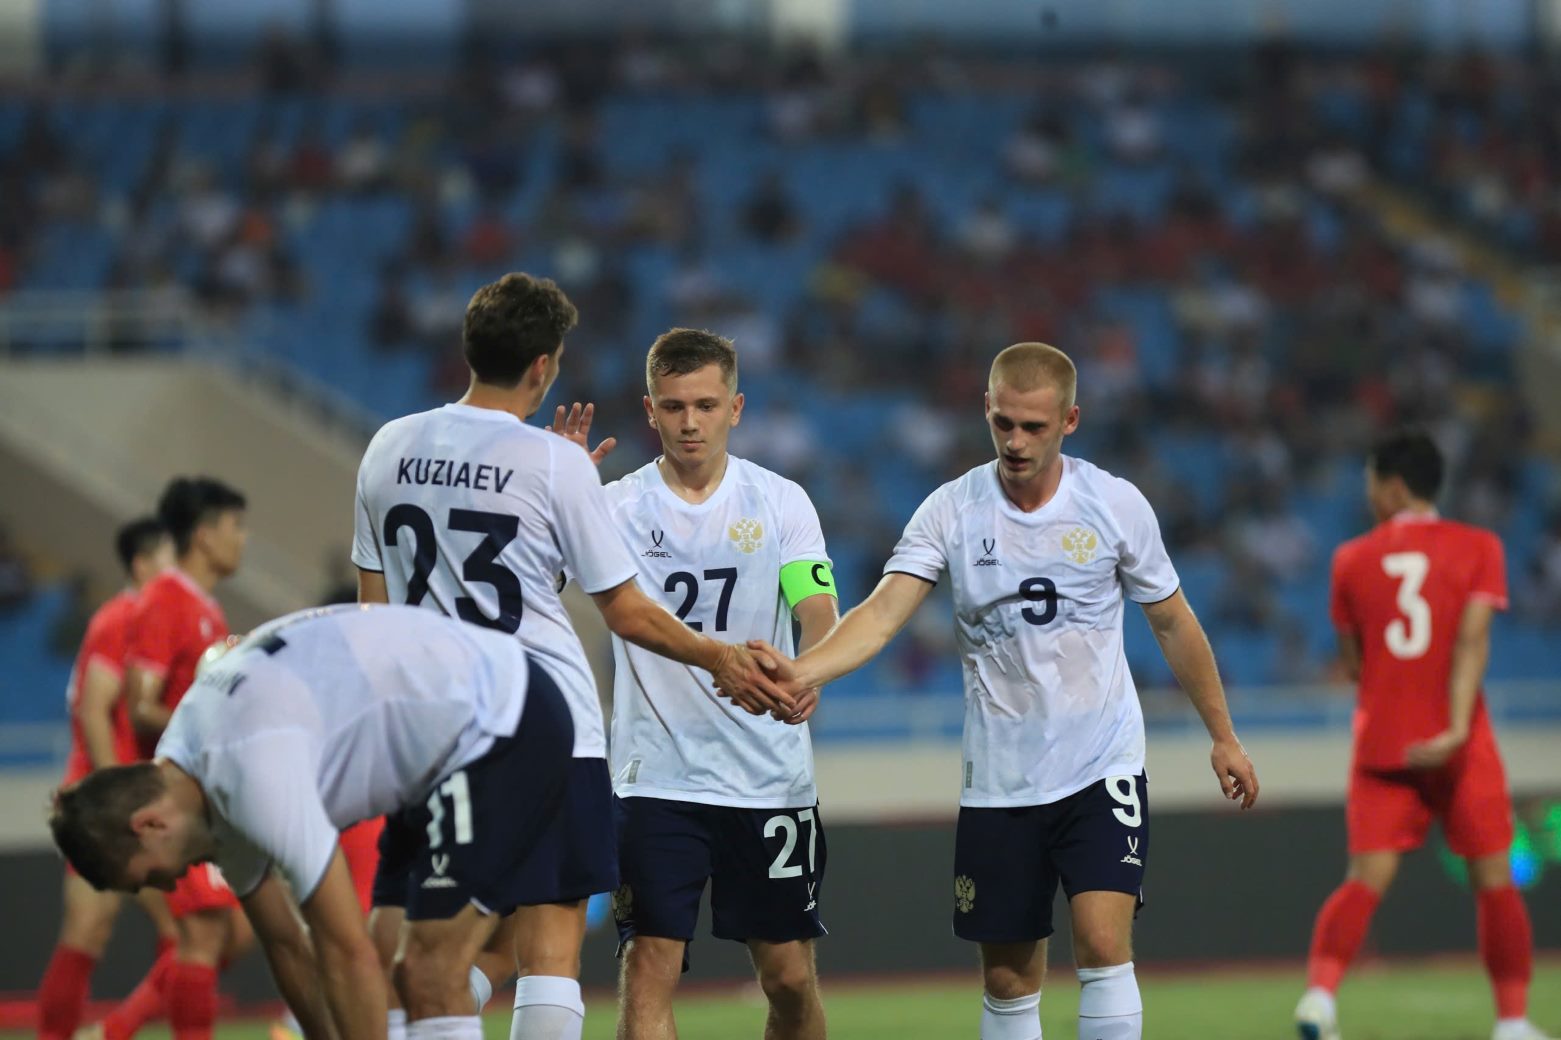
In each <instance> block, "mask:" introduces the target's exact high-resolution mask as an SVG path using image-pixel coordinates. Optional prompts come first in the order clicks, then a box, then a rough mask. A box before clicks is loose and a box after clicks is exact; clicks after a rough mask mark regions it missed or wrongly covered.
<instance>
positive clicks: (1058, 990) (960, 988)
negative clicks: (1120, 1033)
mask: <svg viewBox="0 0 1561 1040" xmlns="http://www.w3.org/2000/svg"><path fill="white" fill-rule="evenodd" d="M1141 982H1142V985H1143V992H1144V1003H1145V1007H1146V1010H1147V1014H1146V1018H1145V1035H1146V1036H1149V1037H1152V1038H1153V1040H1268V1038H1273V1040H1289V1038H1292V1037H1294V1036H1295V1033H1294V1031H1293V1029H1292V1027H1291V1022H1290V1012H1291V1011H1292V1010H1293V1008H1294V1006H1295V1001H1296V998H1297V997H1298V996H1299V995H1300V987H1301V979H1300V977H1299V973H1298V972H1297V971H1295V970H1289V971H1284V972H1278V971H1266V970H1265V971H1258V970H1254V971H1251V972H1239V973H1231V972H1209V973H1207V974H1204V973H1192V972H1186V971H1178V972H1175V973H1173V974H1162V975H1161V976H1160V977H1156V973H1155V972H1153V971H1148V972H1146V973H1145V976H1144V977H1143V978H1142V979H1141ZM825 986H826V988H825V995H824V999H825V1005H826V1007H827V1009H828V1013H829V1032H830V1035H831V1036H832V1037H835V1038H838V1040H960V1038H969V1040H974V1038H975V1036H976V1027H977V1017H978V1015H979V1003H978V1001H979V997H978V995H977V994H978V990H977V984H976V980H975V976H974V974H972V976H971V979H970V981H969V982H968V983H961V982H959V981H958V980H950V979H939V980H911V981H907V982H906V983H902V984H899V985H895V984H886V985H864V984H856V983H850V984H844V983H843V984H840V985H837V986H834V987H830V986H829V985H828V980H827V979H826V980H825ZM1532 994H1533V1000H1532V1014H1531V1017H1532V1018H1533V1019H1534V1020H1535V1021H1536V1022H1537V1023H1538V1024H1539V1025H1541V1026H1542V1027H1545V1028H1547V1029H1548V1030H1549V1031H1551V1032H1553V1033H1554V1032H1561V961H1558V960H1555V959H1549V958H1547V959H1546V960H1545V961H1543V962H1542V963H1541V964H1540V965H1539V966H1538V968H1537V969H1536V972H1535V976H1534V985H1533V989H1532ZM1077 1004H1078V984H1077V982H1076V981H1075V980H1074V979H1073V975H1072V972H1070V971H1068V970H1066V969H1064V970H1062V971H1059V972H1058V973H1057V974H1056V976H1055V977H1054V980H1053V981H1052V982H1050V983H1048V986H1047V990H1046V992H1045V996H1044V997H1043V999H1042V1001H1041V1008H1042V1014H1041V1019H1042V1023H1043V1027H1044V1030H1045V1033H1046V1036H1047V1037H1048V1038H1058V1040H1072V1038H1073V1037H1074V1036H1076V1035H1077V1033H1076V1027H1075V1023H1074V1018H1073V1015H1074V1012H1075V1010H1076V1008H1077ZM1339 1010H1340V1015H1341V1025H1342V1026H1343V1029H1344V1036H1345V1037H1346V1040H1485V1038H1487V1037H1489V1036H1490V1030H1491V1025H1492V1009H1491V998H1490V991H1489V989H1488V987H1487V985H1486V981H1485V977H1484V975H1483V974H1482V973H1481V971H1480V969H1479V966H1478V965H1477V964H1474V963H1472V962H1463V961H1460V962H1454V963H1442V962H1434V963H1428V964H1424V965H1396V966H1391V967H1386V966H1384V967H1370V966H1368V967H1366V968H1364V969H1363V970H1361V971H1360V972H1358V973H1356V974H1354V975H1352V976H1351V977H1350V978H1349V979H1348V980H1346V982H1345V985H1344V988H1343V989H1342V990H1341V991H1340V994H1339ZM763 1020H764V1009H763V1004H762V1000H761V998H760V997H759V996H758V994H757V991H754V992H753V993H751V994H750V993H738V994H727V995H720V996H716V995H707V994H690V995H689V996H688V997H687V998H686V999H685V1000H684V1001H683V1002H682V1003H681V1004H680V1006H679V1010H678V1033H679V1036H680V1037H681V1038H682V1040H740V1038H743V1037H753V1038H755V1040H757V1038H758V1037H759V1036H760V1035H761V1033H762V1029H763ZM23 1035H24V1034H19V1033H0V1038H4V1040H11V1038H13V1037H15V1038H18V1040H19V1038H20V1037H21V1036H23ZM142 1035H143V1036H144V1037H146V1038H147V1040H165V1038H166V1037H167V1033H166V1032H164V1031H162V1030H161V1029H152V1030H148V1031H146V1032H145V1033H143V1034H142ZM267 1035H268V1033H267V1026H266V1025H265V1024H264V1023H225V1024H223V1025H221V1026H219V1028H218V1029H217V1037H218V1040H266V1037H267ZM612 1035H613V1008H612V1004H611V1000H610V998H608V997H607V996H606V995H605V994H604V995H600V996H599V997H598V998H597V999H595V1000H593V1001H591V1002H590V1005H589V1010H588V1012H587V1015H586V1026H585V1040H609V1038H611V1037H612ZM487 1036H488V1037H489V1038H497V1040H505V1038H507V1037H508V1036H509V1015H508V1014H507V1013H505V1012H502V1011H495V1012H492V1013H490V1014H489V1016H488V1018H487Z"/></svg>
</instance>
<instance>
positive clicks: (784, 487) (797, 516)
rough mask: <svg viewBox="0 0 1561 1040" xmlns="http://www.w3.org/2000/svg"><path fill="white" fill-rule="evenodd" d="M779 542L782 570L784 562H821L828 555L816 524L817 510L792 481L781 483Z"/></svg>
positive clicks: (821, 529)
mask: <svg viewBox="0 0 1561 1040" xmlns="http://www.w3.org/2000/svg"><path fill="white" fill-rule="evenodd" d="M780 524H781V530H780V543H781V556H780V564H781V566H782V567H784V566H786V565H787V564H788V563H799V562H807V563H825V562H827V561H828V560H829V553H828V552H827V551H826V550H825V548H824V528H823V525H821V524H820V523H819V522H818V510H817V509H815V508H813V500H812V499H810V498H808V493H807V492H806V491H803V490H802V486H801V485H800V484H798V483H796V482H795V481H792V480H787V481H784V482H782V484H781V509H780Z"/></svg>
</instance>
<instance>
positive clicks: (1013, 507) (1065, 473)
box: [987, 455, 1073, 523]
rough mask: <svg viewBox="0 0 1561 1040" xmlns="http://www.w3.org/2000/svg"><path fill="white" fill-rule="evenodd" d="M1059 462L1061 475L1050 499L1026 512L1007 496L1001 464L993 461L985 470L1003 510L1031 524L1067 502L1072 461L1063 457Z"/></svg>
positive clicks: (1071, 475)
mask: <svg viewBox="0 0 1561 1040" xmlns="http://www.w3.org/2000/svg"><path fill="white" fill-rule="evenodd" d="M1059 461H1060V462H1061V463H1062V475H1061V476H1060V477H1059V478H1058V479H1057V487H1056V489H1055V490H1054V491H1052V493H1051V497H1050V498H1048V499H1047V500H1046V501H1044V502H1042V503H1041V504H1040V505H1038V506H1036V507H1035V508H1034V509H1028V510H1027V509H1021V508H1020V507H1019V505H1018V503H1016V502H1015V501H1014V500H1013V498H1012V497H1010V496H1009V494H1008V488H1007V486H1006V485H1004V483H1003V471H1002V469H1001V466H1002V463H1000V462H998V461H997V460H995V459H994V460H993V461H991V462H989V463H987V469H988V471H989V472H990V473H991V474H992V480H993V481H994V482H995V483H996V484H997V498H998V501H999V502H1000V503H1001V505H1002V508H1003V510H1004V511H1005V512H1006V513H1007V514H1008V515H1009V516H1011V517H1014V518H1015V519H1017V520H1022V521H1025V522H1027V523H1033V522H1035V521H1038V520H1042V519H1045V518H1047V517H1049V516H1051V515H1052V514H1053V513H1054V512H1056V511H1057V509H1058V508H1060V507H1061V504H1062V503H1063V502H1064V501H1066V500H1067V498H1068V494H1069V491H1070V489H1071V487H1072V485H1073V466H1072V460H1070V459H1069V458H1068V456H1066V455H1063V456H1061V457H1060V458H1059Z"/></svg>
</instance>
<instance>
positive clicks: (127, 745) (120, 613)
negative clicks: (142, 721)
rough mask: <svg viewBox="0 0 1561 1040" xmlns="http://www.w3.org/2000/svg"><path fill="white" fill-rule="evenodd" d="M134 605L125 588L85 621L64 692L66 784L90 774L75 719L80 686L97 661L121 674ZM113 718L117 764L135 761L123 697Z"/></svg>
mask: <svg viewBox="0 0 1561 1040" xmlns="http://www.w3.org/2000/svg"><path fill="white" fill-rule="evenodd" d="M135 606H136V594H135V593H134V592H131V591H130V590H128V589H126V590H125V591H123V592H120V593H118V594H117V595H115V596H114V597H113V598H112V599H110V600H109V601H108V602H107V603H105V604H103V605H102V606H101V607H99V608H98V609H97V612H96V613H94V614H93V615H92V620H91V621H88V622H87V635H86V638H85V639H83V640H82V641H81V649H80V651H78V652H77V654H76V666H75V667H74V668H72V669H71V673H70V686H68V687H67V688H66V691H65V703H66V706H67V707H68V708H69V709H70V757H69V758H67V759H66V760H65V782H66V783H68V784H69V783H74V782H75V781H77V780H80V779H81V778H82V777H84V776H86V775H87V774H88V773H90V772H92V760H91V758H89V757H88V755H87V742H86V740H85V738H84V737H83V736H82V733H81V720H80V719H79V718H77V716H76V706H77V704H78V703H80V701H81V687H82V684H83V683H84V682H85V681H86V678H87V666H88V665H90V664H92V663H93V662H96V663H97V664H98V665H100V666H102V667H104V668H107V669H109V670H110V671H112V672H113V673H114V674H115V675H119V674H121V672H122V670H123V667H124V660H125V642H126V639H127V637H128V635H129V631H130V619H131V617H132V616H133V615H134V613H135ZM112 719H113V723H114V757H115V758H116V759H117V760H118V761H120V762H134V761H136V760H137V759H138V758H140V757H141V756H140V752H139V750H138V749H137V745H136V736H135V731H134V730H133V729H131V727H130V713H129V711H128V710H127V709H126V705H125V699H124V698H123V697H121V698H120V699H119V700H118V702H117V703H115V705H114V711H113V714H112Z"/></svg>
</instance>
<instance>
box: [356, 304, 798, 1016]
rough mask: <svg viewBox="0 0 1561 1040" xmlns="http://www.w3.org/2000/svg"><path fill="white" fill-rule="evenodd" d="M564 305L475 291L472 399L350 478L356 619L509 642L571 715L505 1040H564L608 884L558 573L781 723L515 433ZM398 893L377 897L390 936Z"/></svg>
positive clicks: (584, 501)
mask: <svg viewBox="0 0 1561 1040" xmlns="http://www.w3.org/2000/svg"><path fill="white" fill-rule="evenodd" d="M575 320H576V313H575V308H574V306H573V305H572V304H571V303H570V302H569V300H568V299H567V298H566V297H565V296H564V294H563V292H562V291H561V290H559V288H558V286H556V285H554V284H553V282H551V281H550V280H546V279H533V278H531V277H529V276H527V275H524V274H509V275H506V276H505V277H503V278H502V279H500V280H499V281H497V282H494V283H492V284H489V285H486V286H483V287H482V288H481V289H479V290H477V292H476V293H475V294H474V295H473V296H472V299H471V303H470V304H469V305H468V306H467V310H466V320H465V324H464V327H463V330H462V341H463V348H464V352H465V356H466V361H467V364H468V366H469V367H470V369H471V372H472V378H471V386H470V389H468V391H467V392H466V395H465V396H464V397H462V398H461V400H460V401H458V402H457V403H455V404H449V405H445V406H444V407H442V408H436V409H434V410H432V411H428V412H422V413H419V414H416V415H410V416H407V417H405V418H402V419H397V420H395V421H393V422H391V423H388V424H387V425H386V426H384V427H383V428H382V429H381V430H380V431H379V432H378V433H377V434H376V435H375V437H374V439H373V441H372V442H371V443H370V444H369V447H368V450H367V451H365V452H364V455H363V461H362V464H361V465H360V466H359V469H358V491H357V509H356V512H355V524H354V532H355V533H354V538H353V562H354V563H356V564H357V566H358V571H359V598H360V600H362V601H364V602H392V603H406V604H410V605H413V606H418V605H421V606H424V607H427V608H430V609H434V610H438V611H441V612H442V613H445V614H447V615H450V616H453V617H459V618H462V619H463V620H466V621H469V622H471V623H473V624H477V625H481V626H483V627H486V628H491V629H495V630H497V631H500V632H504V633H507V634H509V635H511V636H514V637H515V638H516V639H518V640H519V642H520V643H521V644H522V645H524V646H525V647H526V649H527V651H528V652H529V653H530V654H531V656H532V659H533V660H534V661H536V663H537V664H538V665H539V667H541V668H542V669H544V670H545V671H547V672H548V674H549V675H551V676H552V677H553V679H554V680H555V681H556V682H557V683H558V685H559V688H560V689H561V690H563V692H564V696H565V697H566V698H567V699H568V700H569V705H570V710H571V711H572V712H573V714H574V720H575V738H574V757H575V762H574V766H573V775H572V777H571V779H570V783H569V785H568V791H567V795H566V798H567V804H566V805H565V807H564V811H563V812H562V813H561V814H560V816H559V817H558V820H557V823H556V828H555V830H554V832H553V833H550V834H549V835H547V836H546V837H545V839H544V842H545V844H546V846H547V847H548V849H549V852H548V854H547V855H544V856H537V857H533V860H532V868H533V874H534V876H533V877H532V879H531V887H530V894H531V898H528V899H526V900H524V901H523V904H522V905H521V907H520V909H519V910H518V911H517V920H516V923H515V929H514V932H515V938H514V961H515V965H516V970H517V971H518V972H519V974H520V975H521V979H520V982H519V983H518V984H517V986H516V997H515V1001H516V1004H515V1018H514V1022H513V1026H512V1036H513V1037H514V1038H515V1040H555V1038H558V1040H571V1038H576V1037H578V1036H579V1035H580V1031H581V1028H582V1025H581V1023H582V1017H581V1016H582V1015H583V1013H584V1012H583V1004H582V1003H581V1001H580V987H579V982H578V978H579V971H580V944H581V941H582V940H583V938H584V936H585V910H586V901H587V900H588V899H589V897H590V896H591V895H593V894H595V893H597V892H609V891H612V890H613V889H615V888H616V887H617V885H618V869H617V867H618V865H617V851H616V848H615V843H614V833H613V816H612V813H613V808H612V783H611V776H610V775H609V773H608V769H607V762H606V753H607V747H606V737H605V733H604V727H603V724H602V712H601V702H600V700H599V699H598V696H597V691H596V684H595V682H594V680H593V678H592V676H591V671H590V667H589V665H588V663H587V661H586V656H585V651H584V649H583V647H582V646H581V644H580V640H579V637H578V636H577V635H576V634H575V632H574V629H573V627H572V626H571V624H570V621H569V617H568V615H567V613H566V612H565V610H564V606H563V603H562V602H561V601H560V599H559V592H560V589H561V588H562V584H561V582H560V580H559V577H560V575H561V574H563V573H564V572H565V571H566V570H567V571H568V573H570V574H571V575H573V577H574V579H575V580H576V581H578V582H579V584H580V587H581V588H582V589H583V590H584V591H585V592H587V593H589V594H590V595H591V597H592V598H593V599H594V600H595V602H596V605H597V607H598V608H599V609H600V610H601V612H602V617H603V619H604V620H605V621H606V623H607V627H608V628H609V629H611V630H612V632H613V634H614V635H616V636H618V637H619V638H622V639H625V640H627V641H629V642H631V643H634V644H635V645H637V646H641V647H644V648H646V649H647V650H650V651H652V652H654V653H658V654H664V655H666V656H668V657H671V658H672V659H674V660H676V661H679V662H681V663H683V664H685V665H690V666H694V667H698V668H703V669H705V670H707V671H710V672H712V673H713V674H714V675H716V676H717V677H718V678H719V679H720V681H721V682H722V683H723V685H724V684H725V683H726V682H731V683H732V684H733V685H734V687H736V688H737V689H738V690H739V691H741V692H740V693H739V696H742V697H744V698H746V703H745V707H747V708H749V709H752V710H755V711H786V712H793V711H795V706H794V705H793V704H792V703H791V702H790V699H789V697H787V696H786V695H785V694H783V693H781V691H780V690H779V689H778V688H777V687H776V686H775V685H774V684H773V683H772V682H771V681H770V680H769V679H768V678H767V677H766V675H765V674H764V672H763V670H762V669H761V668H760V667H759V665H758V664H757V663H756V662H755V660H754V658H753V656H752V654H751V652H750V651H749V650H748V649H747V648H746V647H744V646H742V645H733V644H730V643H723V642H718V641H716V640H714V639H711V638H709V637H708V636H704V635H700V634H698V633H697V632H695V631H694V630H692V629H690V628H689V627H688V626H687V625H684V624H683V623H682V622H681V621H679V620H678V619H677V618H676V617H674V616H673V615H672V614H671V613H669V612H668V611H667V610H665V609H664V608H663V607H661V606H660V605H659V604H658V603H656V602H654V601H653V600H651V599H649V598H648V597H647V596H646V595H645V594H644V593H643V592H641V591H640V588H639V586H638V584H636V582H635V577H636V575H637V573H638V568H637V567H636V565H635V561H634V559H633V557H632V556H631V555H630V554H629V550H628V548H627V546H626V545H625V543H624V541H623V539H622V538H621V537H620V536H619V534H618V532H617V531H616V530H614V527H613V522H612V519H611V517H610V516H609V514H608V508H607V500H606V498H605V496H604V495H603V493H602V487H601V481H600V478H598V476H597V473H596V467H595V465H594V464H593V461H592V459H591V457H590V456H589V455H588V454H587V453H586V452H584V451H582V450H581V449H580V448H578V447H576V446H575V445H573V444H571V443H569V442H568V441H567V440H565V439H564V438H562V437H558V436H555V435H553V434H551V433H547V432H545V431H543V430H542V429H539V428H537V427H534V426H529V425H527V424H526V422H525V420H526V418H528V417H529V416H531V415H532V414H534V413H535V412H536V411H537V409H538V408H539V407H541V404H542V400H543V398H544V397H546V395H547V391H548V389H549V387H550V386H551V385H552V383H553V379H554V378H555V377H556V376H557V374H558V369H559V364H560V361H561V359H562V355H563V351H564V343H563V340H564V336H565V334H566V333H567V332H568V331H569V330H570V329H571V328H572V327H573V326H574V324H575ZM395 900H396V893H395V892H393V891H388V890H387V891H386V892H384V893H383V894H380V893H377V894H376V898H375V900H374V903H375V909H376V917H377V918H379V920H378V921H377V922H376V935H377V936H380V937H381V938H382V943H381V949H382V950H384V949H385V947H386V945H387V944H386V943H384V942H383V937H385V936H387V935H388V936H393V935H394V929H393V925H394V922H395V919H396V917H397V916H398V912H397V907H396V903H395Z"/></svg>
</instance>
